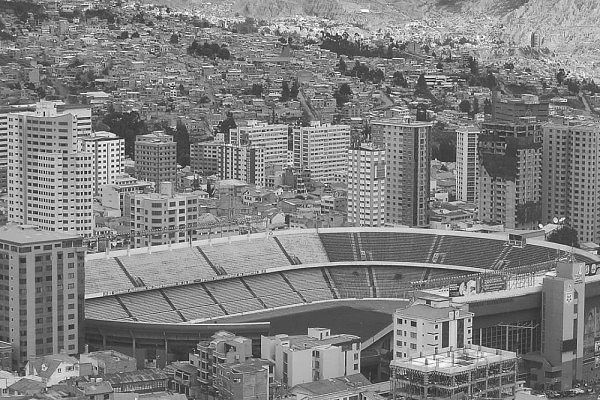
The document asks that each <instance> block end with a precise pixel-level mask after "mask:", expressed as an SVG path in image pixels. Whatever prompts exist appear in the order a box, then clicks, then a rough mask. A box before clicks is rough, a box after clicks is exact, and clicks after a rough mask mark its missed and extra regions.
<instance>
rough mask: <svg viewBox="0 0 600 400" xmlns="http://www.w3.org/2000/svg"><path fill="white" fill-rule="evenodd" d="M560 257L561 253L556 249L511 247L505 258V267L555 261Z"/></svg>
mask: <svg viewBox="0 0 600 400" xmlns="http://www.w3.org/2000/svg"><path fill="white" fill-rule="evenodd" d="M563 254H564V253H563ZM560 255H561V252H560V251H557V250H556V249H549V248H546V247H541V246H535V245H531V244H526V245H525V247H523V248H520V247H517V246H512V248H511V250H510V254H509V255H508V257H507V258H506V260H507V261H508V263H507V266H506V267H507V268H514V267H520V266H523V265H532V264H537V263H541V262H544V261H551V260H555V259H557V258H558V257H559V256H560Z"/></svg>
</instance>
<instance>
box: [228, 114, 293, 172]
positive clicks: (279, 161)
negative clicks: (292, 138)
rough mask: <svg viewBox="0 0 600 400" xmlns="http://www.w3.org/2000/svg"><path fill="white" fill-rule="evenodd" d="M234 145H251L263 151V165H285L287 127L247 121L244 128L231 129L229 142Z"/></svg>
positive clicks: (286, 160) (286, 156)
mask: <svg viewBox="0 0 600 400" xmlns="http://www.w3.org/2000/svg"><path fill="white" fill-rule="evenodd" d="M225 143H230V144H234V145H242V146H243V145H251V146H252V147H255V148H262V149H264V153H265V165H268V164H273V165H286V164H287V162H288V126H287V125H283V124H279V125H269V124H267V123H265V122H258V121H247V125H246V126H238V127H237V128H235V129H231V131H230V134H229V141H227V140H225Z"/></svg>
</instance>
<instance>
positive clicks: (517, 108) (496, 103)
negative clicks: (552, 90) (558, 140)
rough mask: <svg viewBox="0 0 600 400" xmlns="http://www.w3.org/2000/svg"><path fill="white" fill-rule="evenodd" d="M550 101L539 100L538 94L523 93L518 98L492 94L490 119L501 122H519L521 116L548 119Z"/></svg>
mask: <svg viewBox="0 0 600 400" xmlns="http://www.w3.org/2000/svg"><path fill="white" fill-rule="evenodd" d="M549 114H550V103H549V102H548V101H540V99H539V97H538V96H535V95H532V94H524V95H522V96H521V98H520V99H507V100H501V99H498V96H497V93H494V94H493V96H492V120H493V121H495V122H499V123H501V122H503V123H519V122H520V120H521V118H534V119H535V120H537V121H539V122H544V121H547V120H548V116H549Z"/></svg>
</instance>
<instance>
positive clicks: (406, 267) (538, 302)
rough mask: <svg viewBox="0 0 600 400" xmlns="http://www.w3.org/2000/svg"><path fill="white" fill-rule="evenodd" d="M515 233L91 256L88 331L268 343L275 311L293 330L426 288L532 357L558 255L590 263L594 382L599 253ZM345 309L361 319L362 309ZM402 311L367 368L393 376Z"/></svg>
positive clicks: (276, 238)
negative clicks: (306, 320) (264, 339)
mask: <svg viewBox="0 0 600 400" xmlns="http://www.w3.org/2000/svg"><path fill="white" fill-rule="evenodd" d="M514 239H515V238H514V237H512V239H511V241H509V240H508V236H507V235H506V234H495V235H486V234H479V233H466V232H449V231H436V230H425V229H408V228H407V229H404V228H331V229H319V230H318V231H315V230H300V231H293V230H292V231H280V232H273V233H266V234H264V233H263V234H256V235H248V236H239V237H234V238H231V237H229V238H218V239H208V240H205V241H199V242H193V243H180V244H173V245H168V246H157V247H151V248H146V249H135V250H133V249H132V250H128V251H117V252H112V253H110V254H94V255H88V257H87V262H86V293H87V295H86V325H85V329H86V330H85V339H86V343H87V344H89V345H90V347H91V348H92V349H102V348H115V349H117V350H119V351H123V352H124V353H126V354H130V355H136V356H137V357H144V358H154V357H156V359H163V360H167V359H169V360H171V359H177V358H182V357H183V358H185V357H187V353H188V351H189V350H190V349H192V348H194V347H195V345H196V344H197V342H198V340H199V339H200V338H208V337H210V336H211V335H212V334H213V333H215V332H216V331H218V330H222V329H225V330H228V331H231V332H234V333H236V334H239V335H244V336H247V337H250V338H252V339H255V340H258V339H259V338H260V335H261V334H263V335H266V334H277V333H285V332H279V331H277V328H276V327H275V326H274V324H273V321H275V320H276V319H277V320H278V321H279V322H280V323H281V320H282V319H283V320H284V321H286V322H285V323H283V324H282V325H283V326H288V327H293V326H296V325H297V324H298V323H299V322H298V320H299V318H298V315H300V314H302V313H306V312H308V311H310V312H313V311H314V310H318V309H321V308H322V309H326V308H327V307H331V306H332V304H338V303H339V304H344V305H347V304H349V303H354V304H358V303H360V304H364V303H368V304H371V303H369V302H372V303H373V304H375V303H377V305H378V307H380V306H381V305H382V304H385V303H386V302H389V304H392V305H398V304H401V303H399V299H408V298H410V297H411V295H412V294H413V293H414V292H415V291H416V290H423V289H431V290H438V291H442V293H444V294H446V295H449V296H451V297H454V301H458V302H464V303H467V304H468V307H469V311H470V312H472V313H473V314H474V318H473V323H472V330H473V340H472V343H473V345H482V346H485V347H492V348H499V349H501V350H506V351H513V352H515V353H517V355H518V356H519V360H520V362H521V363H524V362H525V355H528V354H530V355H531V354H539V353H540V351H541V350H542V334H543V330H544V329H543V318H542V317H543V316H542V299H543V297H544V296H543V294H542V293H543V292H544V286H543V285H542V283H543V281H544V276H545V275H546V274H548V273H549V274H553V273H554V272H549V271H554V270H555V268H556V265H557V263H558V261H559V260H561V259H562V260H564V259H572V260H573V261H575V262H579V263H583V264H582V265H584V268H585V270H584V275H585V276H584V283H585V295H584V298H585V301H584V302H583V303H584V306H583V311H584V315H585V317H584V321H585V322H584V324H583V335H582V338H583V339H582V341H583V343H579V344H578V346H580V347H581V352H580V353H578V354H577V356H576V359H577V360H578V361H577V362H579V363H580V365H581V368H580V371H581V373H580V374H579V375H578V379H580V380H591V379H596V375H597V370H598V368H597V367H598V366H599V365H600V277H597V276H596V275H595V273H596V267H595V265H596V263H597V262H598V261H599V260H600V259H599V258H598V257H597V256H595V255H591V254H589V253H586V252H583V251H580V250H578V249H572V248H570V247H567V246H562V245H558V244H554V243H549V242H545V241H541V240H532V239H528V240H527V241H525V240H524V239H523V240H514ZM345 312H347V313H348V315H347V317H348V318H349V319H352V318H353V315H354V318H356V312H357V311H356V310H355V309H353V308H352V307H346V310H345ZM392 313H393V311H392V312H389V321H388V322H387V324H385V325H386V326H381V327H378V328H377V332H368V334H365V335H362V336H361V338H362V341H363V342H362V346H361V348H362V349H363V352H362V353H363V357H370V356H371V355H373V354H375V355H376V357H374V359H375V361H372V362H368V361H367V360H365V359H364V358H363V360H362V362H361V365H362V367H361V369H362V368H370V367H373V368H376V369H378V372H377V373H378V374H379V376H385V375H386V374H387V372H389V370H388V371H386V366H385V360H386V357H388V358H387V360H388V363H389V355H388V356H386V353H388V352H389V351H390V350H392V349H391V347H390V346H391V340H392V339H393V335H392V328H391V327H390V326H387V325H391V322H392V316H391V315H392ZM580 314H581V313H578V316H579V317H580V318H581V315H580ZM286 318H287V319H286ZM340 320H343V318H341V317H340ZM558 322H561V321H560V320H559V321H558ZM562 322H563V324H566V323H567V322H568V321H567V322H565V321H564V320H563V321H562ZM336 323H337V322H336V320H333V319H332V321H331V324H332V326H329V327H330V328H332V331H333V332H334V333H335V332H338V330H337V329H336V326H335V324H336ZM571 324H572V323H571ZM358 325H360V324H358ZM306 327H307V326H302V327H300V328H298V329H301V330H302V331H305V329H306ZM340 329H341V328H340ZM346 332H348V330H347V329H346ZM292 333H293V332H292ZM348 333H353V332H348ZM369 348H373V349H375V351H374V352H369ZM382 370H383V372H382ZM521 371H523V369H521ZM381 374H383V375H381ZM368 375H371V374H368ZM371 376H372V375H371ZM520 378H525V379H528V378H529V376H528V374H527V375H522V376H521V377H520Z"/></svg>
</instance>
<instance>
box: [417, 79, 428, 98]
mask: <svg viewBox="0 0 600 400" xmlns="http://www.w3.org/2000/svg"><path fill="white" fill-rule="evenodd" d="M427 93H429V87H428V86H427V81H426V80H425V74H421V75H419V79H417V86H416V87H415V95H417V96H418V95H424V94H427Z"/></svg>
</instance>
